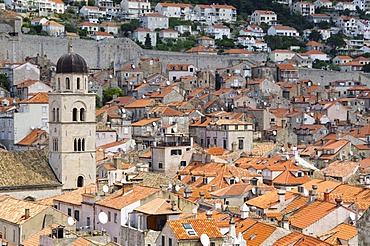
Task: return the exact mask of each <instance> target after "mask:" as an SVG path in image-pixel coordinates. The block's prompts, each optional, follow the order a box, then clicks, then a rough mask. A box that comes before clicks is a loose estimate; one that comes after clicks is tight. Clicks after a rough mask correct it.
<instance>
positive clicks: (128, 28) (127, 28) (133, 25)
mask: <svg viewBox="0 0 370 246" xmlns="http://www.w3.org/2000/svg"><path fill="white" fill-rule="evenodd" d="M139 26H140V23H139V20H138V19H132V20H131V21H130V22H128V23H124V24H122V25H121V27H120V29H121V31H122V32H123V33H124V35H125V37H128V33H129V32H131V33H132V32H133V31H135V30H136V29H137V28H138V27H139Z"/></svg>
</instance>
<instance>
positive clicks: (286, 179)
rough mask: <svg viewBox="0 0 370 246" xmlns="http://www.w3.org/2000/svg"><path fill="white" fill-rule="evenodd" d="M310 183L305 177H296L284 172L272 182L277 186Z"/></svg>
mask: <svg viewBox="0 0 370 246" xmlns="http://www.w3.org/2000/svg"><path fill="white" fill-rule="evenodd" d="M308 181H310V178H309V177H308V176H307V175H303V177H296V176H295V175H294V174H293V173H292V172H291V171H289V170H285V171H284V172H282V173H281V174H280V175H279V176H277V177H276V178H275V179H274V180H273V181H272V182H273V183H274V184H279V185H300V184H304V183H306V182H308Z"/></svg>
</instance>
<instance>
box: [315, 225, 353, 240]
mask: <svg viewBox="0 0 370 246" xmlns="http://www.w3.org/2000/svg"><path fill="white" fill-rule="evenodd" d="M357 234H358V232H357V229H356V227H355V226H353V225H348V224H344V223H342V224H340V225H338V226H337V227H335V228H334V229H333V230H331V231H328V232H324V233H321V234H318V235H317V237H318V238H321V237H324V238H325V242H327V243H330V244H331V245H337V243H338V241H347V242H348V241H349V240H351V239H352V238H354V237H355V236H356V235H357ZM327 236H329V237H328V238H326V237H327Z"/></svg>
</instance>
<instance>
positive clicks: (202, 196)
mask: <svg viewBox="0 0 370 246" xmlns="http://www.w3.org/2000/svg"><path fill="white" fill-rule="evenodd" d="M199 196H200V202H201V203H204V192H203V191H201V192H199Z"/></svg>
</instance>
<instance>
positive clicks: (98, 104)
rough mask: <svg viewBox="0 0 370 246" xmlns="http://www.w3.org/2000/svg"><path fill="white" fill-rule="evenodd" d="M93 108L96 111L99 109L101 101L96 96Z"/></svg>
mask: <svg viewBox="0 0 370 246" xmlns="http://www.w3.org/2000/svg"><path fill="white" fill-rule="evenodd" d="M95 107H96V109H99V108H101V99H100V97H99V96H98V95H95Z"/></svg>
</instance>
